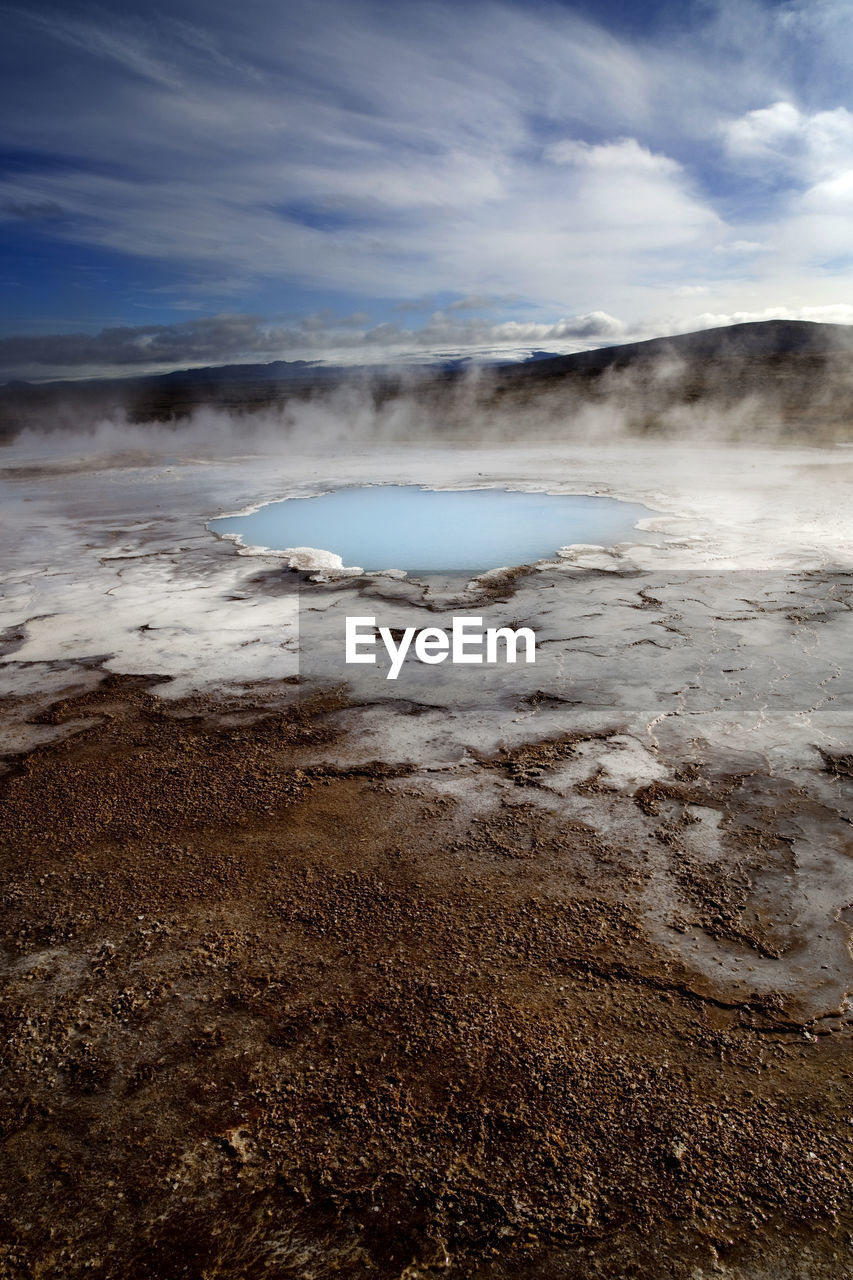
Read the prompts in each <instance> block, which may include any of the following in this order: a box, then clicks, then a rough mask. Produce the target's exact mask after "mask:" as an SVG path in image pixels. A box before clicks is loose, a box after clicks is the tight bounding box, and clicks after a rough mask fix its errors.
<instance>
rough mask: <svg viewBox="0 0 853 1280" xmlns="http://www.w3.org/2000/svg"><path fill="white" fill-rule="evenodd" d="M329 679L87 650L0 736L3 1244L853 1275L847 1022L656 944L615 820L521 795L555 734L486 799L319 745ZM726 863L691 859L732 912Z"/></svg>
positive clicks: (264, 1266)
mask: <svg viewBox="0 0 853 1280" xmlns="http://www.w3.org/2000/svg"><path fill="white" fill-rule="evenodd" d="M340 704H341V698H340V696H339V695H337V694H329V695H328V696H326V697H316V698H314V699H313V700H307V701H306V702H304V703H303V704H301V705H300V706H299V707H297V708H296V709H293V710H290V711H285V712H282V711H281V710H276V711H274V712H273V711H270V710H269V709H267V710H264V708H263V707H260V708H257V709H253V708H251V707H247V706H244V707H235V706H229V707H223V706H215V705H213V704H211V703H207V702H205V701H204V700H201V699H198V700H196V701H195V702H194V703H192V704H189V703H187V704H174V703H172V704H169V705H167V704H164V703H161V702H159V701H158V700H157V699H156V698H154V697H152V696H150V695H149V694H147V693H146V692H145V690H144V687H143V683H142V682H140V681H134V680H122V679H118V678H111V679H109V680H107V681H106V682H105V683H104V684H103V685H102V686H101V687H100V688H99V689H98V691H97V692H95V693H90V694H87V695H85V696H83V697H79V698H76V699H72V700H69V701H67V702H65V703H62V704H60V705H59V706H57V707H56V708H54V709H53V712H52V715H51V718H52V719H53V721H54V722H56V723H57V724H59V723H61V722H63V721H64V720H68V721H74V720H77V719H79V718H81V717H83V718H85V717H89V718H94V719H95V721H96V722H95V723H94V724H93V725H90V727H89V728H86V729H84V730H82V731H81V732H78V733H75V734H73V735H72V736H71V737H70V738H69V739H67V740H66V741H64V742H60V743H56V744H53V745H50V746H47V747H41V748H39V749H37V750H35V751H33V752H31V753H30V754H28V755H26V756H24V757H21V758H19V759H17V760H15V761H13V762H12V766H13V767H12V768H11V769H10V771H9V772H8V774H7V775H6V776H5V778H4V779H2V814H0V821H1V822H2V826H0V833H2V843H3V855H2V901H3V910H4V924H5V937H6V984H5V994H4V996H3V999H2V1004H0V1017H2V1024H3V1056H4V1079H5V1088H4V1090H3V1094H2V1112H1V1113H0V1121H2V1137H3V1147H2V1150H3V1178H2V1191H1V1192H0V1195H2V1213H0V1219H2V1223H3V1225H2V1228H0V1232H2V1241H3V1243H2V1248H1V1249H0V1274H2V1275H3V1276H9V1277H22V1278H23V1277H27V1278H33V1280H34V1278H36V1277H38V1278H47V1277H83V1276H85V1277H102V1278H104V1280H106V1278H107V1277H109V1278H112V1277H115V1278H116V1280H118V1278H119V1277H120V1278H121V1280H137V1278H139V1280H142V1278H143V1277H144V1278H145V1280H178V1278H183V1277H186V1278H188V1280H189V1278H192V1280H214V1278H216V1280H225V1278H226V1277H227V1278H228V1280H273V1278H275V1277H288V1278H291V1277H292V1278H293V1280H296V1278H302V1280H310V1278H313V1277H325V1276H331V1275H332V1274H333V1273H334V1274H335V1275H337V1276H342V1277H348V1276H353V1277H354V1276H364V1277H371V1276H373V1277H394V1278H396V1277H401V1278H402V1277H407V1278H408V1280H416V1278H417V1277H426V1276H438V1275H440V1274H449V1275H453V1276H459V1277H463V1276H465V1277H467V1276H472V1277H474V1276H476V1277H481V1278H485V1277H542V1278H546V1277H547V1278H548V1280H551V1278H553V1280H556V1278H557V1277H561V1278H562V1277H566V1278H568V1280H571V1278H574V1277H577V1278H578V1280H580V1278H581V1277H588V1276H609V1277H622V1276H638V1277H639V1276H642V1277H649V1278H650V1280H656V1278H657V1277H684V1278H685V1280H687V1278H688V1277H692V1278H693V1280H698V1278H699V1277H710V1276H715V1275H731V1276H737V1277H764V1276H766V1277H771V1276H772V1277H782V1276H795V1275H796V1276H805V1277H813V1276H814V1277H818V1276H831V1277H843V1276H850V1275H853V1249H851V1242H853V1235H851V1226H853V1222H852V1221H851V1216H850V1193H851V1181H850V1175H849V1158H848V1156H849V1138H850V1125H851V1122H853V1090H852V1089H851V1076H850V1071H849V1069H848V1062H849V1047H850V1025H849V1024H846V1023H843V1022H842V1021H841V1020H839V1022H838V1024H837V1026H835V1027H834V1028H833V1029H831V1031H830V1032H829V1033H828V1034H821V1035H816V1034H814V1031H815V1030H816V1028H814V1027H813V1028H811V1029H808V1028H804V1027H802V1026H799V1025H797V1023H796V1021H795V1020H792V1019H791V1018H790V1017H789V1016H787V1015H786V1014H785V1013H784V1010H783V1009H782V1002H781V1001H774V999H772V998H770V999H764V1000H760V999H753V1000H745V1001H744V1002H743V1003H740V1004H738V1003H734V1002H731V1001H726V1000H724V999H720V998H715V997H714V996H713V995H712V994H711V993H710V992H709V991H708V990H706V989H704V990H703V989H702V988H701V985H699V984H697V983H696V982H695V981H694V980H693V976H692V975H690V974H689V973H687V972H685V971H683V970H681V969H680V968H679V967H678V966H677V965H675V964H674V963H673V962H672V960H671V959H668V958H667V957H666V956H665V955H664V954H663V953H661V952H660V951H659V950H658V949H657V948H656V947H655V946H654V945H653V944H652V942H651V941H650V940H649V938H648V937H647V936H646V935H645V934H644V932H643V929H642V928H641V926H640V925H639V924H638V922H637V917H636V914H635V913H634V912H633V911H632V910H631V908H630V905H629V903H630V895H629V894H628V892H627V886H628V884H629V881H630V876H631V874H632V873H631V865H632V864H631V854H632V851H631V850H625V849H620V848H614V847H612V846H611V845H610V844H608V842H607V841H606V840H604V839H603V838H602V836H601V835H600V834H599V833H598V832H596V831H595V830H593V829H592V828H591V827H589V826H586V825H585V824H584V823H582V822H566V821H563V822H557V821H556V820H555V818H554V817H553V816H550V815H549V814H548V813H547V812H544V811H543V810H542V808H541V807H537V806H536V805H533V804H531V803H528V801H527V799H526V795H527V793H526V792H525V790H524V788H525V787H533V788H535V787H536V786H537V783H538V774H537V768H538V767H540V766H541V764H542V762H543V760H544V761H546V762H547V761H552V762H553V761H554V760H555V759H561V758H562V756H563V755H568V754H570V753H571V750H572V747H573V742H572V740H571V739H570V738H565V739H561V740H559V741H557V742H551V743H545V744H541V745H540V747H539V748H538V750H537V749H536V748H525V749H523V750H520V751H516V752H514V753H507V754H506V755H503V756H501V757H499V758H496V759H493V760H483V761H481V766H482V769H483V770H494V769H498V770H501V771H502V775H503V776H505V777H506V779H507V780H508V781H510V782H515V783H516V784H518V788H519V789H518V791H517V792H515V793H514V797H513V798H512V800H511V801H507V800H506V799H505V800H504V801H503V802H502V804H500V805H498V806H496V807H495V808H493V809H492V810H491V811H490V812H488V813H487V814H486V815H485V816H483V815H481V816H480V817H479V818H478V819H474V818H472V817H470V816H466V814H465V812H464V811H463V810H462V807H461V806H460V805H459V804H458V803H457V802H456V801H454V800H452V799H449V798H448V797H447V796H443V795H441V794H438V793H436V791H435V790H434V789H432V788H430V787H429V786H428V785H426V784H425V782H424V780H423V779H422V778H418V777H417V776H416V775H415V774H414V771H413V770H410V769H407V768H405V767H391V766H389V765H386V764H383V763H381V762H377V763H375V764H373V765H369V766H362V767H360V768H357V769H347V768H343V767H340V766H337V767H336V766H333V765H332V764H330V763H329V757H330V754H331V753H330V750H329V748H330V747H331V746H332V745H335V746H336V747H337V748H340V745H341V744H340V743H336V731H335V729H334V728H333V724H334V717H333V716H332V715H331V714H330V713H333V712H334V710H335V708H336V707H337V706H339V705H340ZM389 714H394V712H389ZM682 774H683V777H684V779H685V781H684V791H683V794H679V796H676V797H675V800H676V801H677V802H678V803H679V804H682V807H683V803H686V802H687V801H694V800H696V801H702V802H703V803H708V802H709V796H710V794H711V793H710V790H709V787H710V784H708V783H707V782H706V783H703V782H702V779H701V778H700V777H698V776H697V769H696V767H695V766H693V765H691V764H690V762H685V765H684V769H683V771H682ZM726 787H727V790H726V788H723V789H722V790H721V789H720V788H719V787H718V788H717V789H716V791H714V795H713V797H712V799H713V801H714V803H718V804H719V803H724V802H726V801H725V796H726V795H731V794H734V793H736V791H737V787H736V786H735V784H734V783H733V782H732V781H731V780H729V781H728V783H727V784H726ZM673 790H678V789H677V788H675V789H673V788H669V790H664V789H658V790H657V791H655V790H654V789H651V788H650V789H647V790H646V791H644V792H643V793H642V794H640V795H638V797H637V805H638V807H639V808H638V811H639V809H642V810H643V812H646V813H649V812H650V813H652V814H653V815H655V814H657V812H658V810H659V809H661V808H663V809H664V810H665V808H666V805H667V804H669V803H672V802H673ZM515 796H517V802H516V799H515ZM721 797H722V798H721ZM676 825H677V824H676ZM749 831H750V829H749V828H748V825H747V826H745V833H746V834H745V836H744V846H743V847H744V850H746V851H747V852H746V853H745V854H744V857H745V858H746V857H747V853H748V851H749V849H750V848H751V846H750V836H749ZM672 838H673V839H677V830H676V827H675V826H674V827H673V833H672ZM752 843H753V845H755V839H753V841H752ZM759 843H760V842H759ZM765 843H767V842H765ZM770 844H772V841H771V842H770ZM766 852H767V850H766V848H765V849H764V850H763V851H762V856H765V855H766ZM634 861H636V859H635V860H634ZM747 864H748V858H747V862H745V863H742V865H741V866H740V868H739V870H738V872H737V875H733V877H732V882H731V884H730V885H727V884H726V883H725V878H724V877H723V878H720V877H716V878H715V882H714V884H713V886H709V885H708V884H706V883H704V882H702V881H701V877H699V876H698V872H697V874H696V876H695V877H694V879H695V885H694V890H695V898H696V902H697V913H698V916H697V918H700V917H701V916H702V912H703V911H704V912H705V914H706V916H707V920H706V923H707V925H708V927H709V928H713V927H714V921H715V920H717V922H718V923H717V927H718V928H719V930H720V931H721V934H722V935H724V936H729V934H730V933H731V930H732V928H733V927H734V926H733V924H732V921H733V920H735V919H736V916H737V902H738V897H737V895H738V894H739V893H740V892H741V888H740V887H739V886H740V881H739V880H738V876H740V877H741V880H742V878H743V875H744V874H745V873H744V869H743V868H744V866H746V865H747ZM694 870H695V868H693V869H691V865H690V863H689V860H688V859H687V858H686V856H685V861H684V877H685V881H686V882H691V876H692V875H693V872H694ZM712 889H713V892H712ZM709 893H711V896H712V899H713V901H712V902H711V904H710V905H708V903H707V902H706V899H707V896H708V894H709ZM703 904H704V906H703ZM727 911H728V915H727V914H726V912H727ZM727 931H728V933H727ZM822 1029H823V1028H822Z"/></svg>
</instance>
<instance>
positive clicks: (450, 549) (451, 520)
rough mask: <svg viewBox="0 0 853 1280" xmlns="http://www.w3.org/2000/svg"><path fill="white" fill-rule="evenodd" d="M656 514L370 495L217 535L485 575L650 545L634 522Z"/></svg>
mask: <svg viewBox="0 0 853 1280" xmlns="http://www.w3.org/2000/svg"><path fill="white" fill-rule="evenodd" d="M651 514H653V513H652V512H651V511H649V510H648V509H647V508H646V507H642V506H639V505H638V504H636V503H630V502H619V501H617V500H616V499H615V498H597V497H588V496H580V497H579V496H576V495H562V494H559V495H558V494H547V493H510V492H507V491H506V490H502V489H463V490H455V491H452V492H446V491H436V490H433V489H418V488H416V487H415V486H413V485H373V486H370V487H369V488H358V489H338V490H336V491H335V492H334V493H327V494H323V495H322V496H321V497H319V498H288V499H286V500H285V501H284V502H270V503H267V505H266V506H263V507H260V508H259V510H257V511H254V512H252V514H251V515H245V516H225V517H223V518H221V519H219V520H211V522H210V528H211V529H212V530H213V531H214V532H215V533H220V534H223V533H236V534H239V536H240V538H241V539H242V541H243V542H244V544H245V545H246V546H255V547H270V548H271V549H273V550H275V551H285V550H287V549H288V548H290V547H314V548H318V549H321V550H323V551H334V552H335V553H336V554H337V555H339V556H340V557H341V559H342V560H343V562H344V564H345V565H360V566H361V567H362V568H363V569H367V570H375V569H406V570H407V571H409V572H412V571H416V570H420V571H421V572H425V571H428V570H429V571H452V570H465V571H466V572H467V571H471V570H476V571H478V572H483V571H484V570H486V569H497V568H499V567H501V566H502V565H515V564H529V563H530V562H531V561H533V560H542V559H545V558H546V557H549V556H553V554H554V553H555V551H556V550H557V548H558V547H563V546H567V545H568V544H569V543H573V542H590V543H595V544H597V545H600V546H610V545H612V544H613V543H616V542H628V541H631V542H640V541H643V534H642V533H640V532H638V530H637V529H636V527H635V526H636V522H637V521H638V520H640V519H642V518H643V517H644V516H648V515H651Z"/></svg>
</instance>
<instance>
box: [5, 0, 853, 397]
mask: <svg viewBox="0 0 853 1280" xmlns="http://www.w3.org/2000/svg"><path fill="white" fill-rule="evenodd" d="M0 23H2V28H0V29H2V32H3V38H2V40H0V121H2V125H0V133H2V139H1V140H0V378H5V379H9V378H15V377H23V378H32V379H44V378H52V377H81V376H97V375H102V374H106V375H110V376H124V375H127V374H136V373H142V372H146V371H155V370H165V369H171V368H183V367H191V366H198V365H210V364H222V363H235V362H240V361H263V362H266V361H272V360H318V361H322V362H327V363H347V364H366V363H377V362H383V361H387V360H399V359H412V358H414V359H417V360H429V359H433V358H436V357H447V356H451V355H452V356H456V355H471V356H473V357H480V358H482V357H487V358H494V357H495V356H502V357H507V358H516V357H519V356H524V355H527V354H529V353H530V352H531V351H533V350H547V351H555V352H562V351H572V350H578V349H582V348H586V347H593V346H601V345H605V344H609V343H613V342H622V341H631V340H635V339H638V338H647V337H654V336H658V335H662V334H667V333H674V332H686V331H690V330H693V329H701V328H708V327H710V326H713V325H721V324H729V323H736V322H738V321H741V320H752V319H769V318H772V317H777V316H779V317H788V318H794V319H809V320H823V321H830V322H840V323H853V234H851V232H852V231H853V75H851V63H852V62H853V0H784V2H783V3H774V2H772V0H645V2H644V3H642V4H640V3H635V2H633V0H598V2H597V3H593V2H592V0H584V2H583V3H580V2H569V0H566V2H559V0H543V2H541V3H540V2H539V0H530V2H526V0H452V2H445V0H423V2H422V0H240V3H234V0H169V3H168V4H164V5H160V4H157V3H151V2H148V0H111V2H110V4H109V5H107V4H106V3H104V4H98V5H95V4H88V3H85V2H83V0H78V2H75V3H68V2H67V0H66V2H65V3H40V2H39V0H35V2H33V0H28V2H27V3H26V5H24V4H2V3H0Z"/></svg>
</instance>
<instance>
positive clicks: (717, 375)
mask: <svg viewBox="0 0 853 1280" xmlns="http://www.w3.org/2000/svg"><path fill="white" fill-rule="evenodd" d="M799 359H801V360H802V359H803V358H799ZM785 360H786V361H789V363H787V364H785V365H784V367H780V369H778V370H777V371H776V372H775V373H774V372H773V371H772V370H771V371H770V372H768V369H767V368H766V367H765V366H763V365H761V364H760V362H753V363H752V364H751V363H750V361H749V360H748V359H745V358H744V359H734V360H732V359H720V360H709V361H706V362H702V361H699V360H695V359H684V358H682V357H680V356H679V355H678V354H677V353H675V352H666V353H664V354H661V355H659V356H658V358H656V359H654V360H648V361H635V362H633V363H631V364H629V365H627V366H625V367H622V368H619V367H610V368H604V369H601V370H595V369H593V370H592V371H590V370H586V371H583V372H580V373H579V372H577V371H574V372H560V371H559V370H557V371H556V373H554V372H553V370H552V367H551V366H550V365H549V364H548V362H546V363H545V364H544V365H542V366H539V367H537V366H536V365H535V364H533V365H528V366H516V367H511V368H504V369H494V368H488V367H479V368H477V367H474V368H471V369H470V370H468V371H466V372H464V373H459V374H456V373H454V374H452V375H450V374H448V375H436V374H435V373H434V372H432V371H430V372H428V373H426V372H424V371H417V370H414V371H408V372H404V373H400V374H395V375H394V376H393V377H391V376H388V375H382V376H376V375H374V376H368V375H364V374H360V375H356V376H353V377H351V378H348V379H347V380H346V381H342V382H339V383H337V384H335V385H330V386H328V387H326V388H320V389H316V388H315V389H313V390H309V389H296V390H290V389H288V390H286V391H284V392H282V391H281V389H279V388H275V387H271V388H268V389H267V391H266V393H265V394H266V397H267V403H265V404H263V405H261V406H259V407H252V406H251V405H242V406H241V405H239V404H237V405H217V404H204V403H200V404H196V405H195V406H194V407H186V408H184V409H183V410H181V409H180V408H179V409H177V410H175V411H174V413H173V416H171V417H169V418H168V420H160V421H157V420H152V419H151V418H150V417H149V418H148V419H147V420H141V421H140V420H138V419H139V417H140V412H139V407H138V406H135V405H133V404H132V403H126V404H125V405H112V406H105V405H104V404H103V402H101V403H100V404H99V403H97V402H95V403H91V402H88V401H87V400H86V398H85V395H83V396H80V395H77V396H72V395H69V396H68V398H67V399H65V400H57V401H55V402H52V403H51V402H48V403H47V404H45V405H43V406H42V407H41V408H38V409H35V410H33V409H30V410H29V411H28V412H26V413H23V412H22V413H20V414H19V415H18V416H17V417H15V415H14V414H7V417H6V422H5V424H4V425H5V431H6V443H7V449H6V450H5V451H4V453H5V457H4V456H3V454H0V466H2V465H3V463H5V464H6V465H7V466H14V465H15V464H16V463H19V462H20V461H21V460H24V459H31V460H33V461H52V462H53V463H54V464H55V465H56V466H58V467H63V466H64V467H73V466H74V465H76V464H78V463H79V465H81V466H82V465H97V464H98V460H99V459H100V460H101V462H102V463H103V462H104V461H109V460H110V459H113V460H116V459H118V460H121V459H124V461H125V463H129V464H132V463H133V462H134V460H135V461H137V462H139V463H145V462H156V461H162V460H163V459H175V460H178V459H180V460H186V459H204V458H223V457H233V456H235V455H243V456H248V455H256V454H274V455H277V456H280V455H286V453H287V451H289V450H293V449H298V450H299V451H300V452H305V451H308V452H317V451H327V450H330V449H336V448H346V449H347V450H351V449H357V448H361V447H364V448H368V449H370V448H376V447H381V446H383V445H391V444H394V445H418V446H421V447H431V446H434V447H441V448H453V447H457V446H465V447H481V446H482V447H490V446H501V447H505V446H512V445H518V446H526V445H532V444H535V445H543V444H549V443H554V444H563V443H573V442H574V443H592V444H607V443H608V442H620V441H622V442H624V441H628V440H634V439H641V440H649V439H653V440H670V441H673V442H676V441H685V442H695V443H703V444H713V443H749V444H779V443H788V444H800V445H801V444H814V445H823V444H829V443H833V442H838V441H846V440H847V439H848V438H849V437H850V434H851V427H850V423H849V418H848V416H847V414H846V412H845V405H847V404H849V403H850V399H851V393H853V367H851V365H850V362H849V360H848V357H847V356H846V354H844V353H838V354H832V353H830V354H829V355H825V356H822V357H820V359H817V358H814V359H812V361H811V363H808V362H807V363H806V365H805V366H802V365H801V364H799V365H798V364H797V363H796V359H795V358H792V357H785ZM791 360H794V363H790V361H791ZM546 366H547V367H546ZM199 398H200V397H199ZM248 398H249V397H244V399H248ZM160 412H161V414H164V413H165V411H164V410H163V409H162V408H161V410H160ZM9 446H11V447H9Z"/></svg>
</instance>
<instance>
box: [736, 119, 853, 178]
mask: <svg viewBox="0 0 853 1280" xmlns="http://www.w3.org/2000/svg"><path fill="white" fill-rule="evenodd" d="M723 136H724V139H725V144H726V146H727V148H728V150H729V152H730V154H731V155H732V156H735V157H737V158H738V159H741V160H747V161H749V160H757V161H760V162H762V163H763V164H764V165H766V166H767V167H768V168H770V169H772V170H773V171H782V172H784V173H787V174H789V175H790V176H792V177H793V178H794V179H795V180H798V181H800V182H802V183H805V184H810V183H814V182H819V181H822V180H826V179H831V178H833V177H834V176H835V175H837V174H838V172H839V170H846V169H849V168H850V167H851V166H853V114H851V113H850V112H849V111H848V110H847V109H846V107H836V108H835V109H834V110H832V111H818V112H815V113H814V114H813V115H806V114H804V113H803V112H801V111H799V110H798V108H797V107H795V106H793V104H792V103H790V102H775V103H773V105H772V106H769V107H762V108H760V109H758V110H756V111H750V112H748V113H747V114H746V115H744V116H741V117H740V118H738V119H736V120H731V121H729V122H728V123H727V124H726V125H724V127H723Z"/></svg>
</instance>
